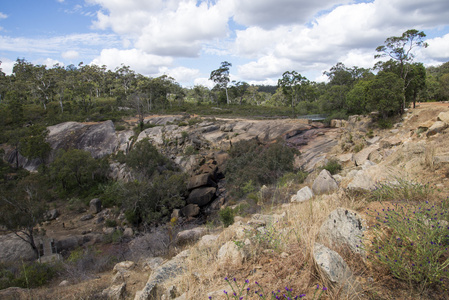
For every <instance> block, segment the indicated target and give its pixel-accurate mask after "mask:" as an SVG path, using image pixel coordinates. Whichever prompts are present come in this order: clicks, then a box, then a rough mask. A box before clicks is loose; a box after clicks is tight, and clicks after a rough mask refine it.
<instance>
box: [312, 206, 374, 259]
mask: <svg viewBox="0 0 449 300" xmlns="http://www.w3.org/2000/svg"><path fill="white" fill-rule="evenodd" d="M365 230H366V221H365V219H363V218H362V217H361V216H360V215H359V214H357V213H356V212H355V211H352V210H349V209H344V208H341V207H340V208H337V209H336V210H334V211H332V212H331V213H330V214H329V216H328V217H327V219H326V220H325V221H324V223H323V224H322V225H321V228H320V232H319V235H318V238H319V239H320V240H322V241H327V242H328V243H329V245H330V246H332V247H336V248H340V247H343V246H348V247H349V249H350V250H351V251H352V252H354V253H359V254H361V255H363V250H362V249H361V248H360V247H359V245H360V240H361V239H362V237H363V234H364V232H365Z"/></svg>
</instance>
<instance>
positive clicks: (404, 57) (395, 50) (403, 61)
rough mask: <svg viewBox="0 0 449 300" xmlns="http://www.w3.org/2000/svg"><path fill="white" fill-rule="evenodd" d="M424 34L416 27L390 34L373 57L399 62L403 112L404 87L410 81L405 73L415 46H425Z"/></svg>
mask: <svg viewBox="0 0 449 300" xmlns="http://www.w3.org/2000/svg"><path fill="white" fill-rule="evenodd" d="M425 37H426V34H425V33H424V32H422V31H418V30H416V29H409V30H407V31H405V32H404V33H403V34H402V36H392V37H389V38H387V39H386V40H385V42H384V45H381V46H378V47H377V48H376V52H378V54H376V55H374V58H380V57H390V59H392V60H394V61H396V62H398V64H399V77H400V78H402V80H403V81H404V87H403V89H402V95H403V102H402V107H401V112H402V113H403V112H404V109H405V102H406V89H407V86H408V84H409V83H410V81H407V75H408V73H409V72H410V69H411V67H410V65H411V63H412V62H413V60H414V58H415V55H414V54H413V51H414V49H415V48H419V47H424V48H427V47H428V44H427V43H426V42H424V41H423V38H425Z"/></svg>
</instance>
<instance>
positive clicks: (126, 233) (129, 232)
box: [123, 227, 134, 238]
mask: <svg viewBox="0 0 449 300" xmlns="http://www.w3.org/2000/svg"><path fill="white" fill-rule="evenodd" d="M123 236H124V237H130V238H131V237H133V236H134V231H133V229H132V228H131V227H126V228H125V230H124V231H123Z"/></svg>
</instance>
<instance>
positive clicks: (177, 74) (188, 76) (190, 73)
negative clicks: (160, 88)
mask: <svg viewBox="0 0 449 300" xmlns="http://www.w3.org/2000/svg"><path fill="white" fill-rule="evenodd" d="M159 75H168V76H170V77H173V78H174V79H175V80H176V81H177V82H179V83H181V84H183V83H189V82H191V81H192V78H196V77H198V76H199V75H200V70H198V69H190V68H186V67H177V68H172V69H169V68H167V67H161V68H159Z"/></svg>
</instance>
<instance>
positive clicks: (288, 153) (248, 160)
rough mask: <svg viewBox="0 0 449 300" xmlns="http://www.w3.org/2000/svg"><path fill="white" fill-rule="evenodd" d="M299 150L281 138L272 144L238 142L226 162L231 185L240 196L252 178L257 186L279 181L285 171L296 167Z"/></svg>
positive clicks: (233, 190) (226, 170)
mask: <svg viewBox="0 0 449 300" xmlns="http://www.w3.org/2000/svg"><path fill="white" fill-rule="evenodd" d="M296 153H297V151H296V150H295V149H292V148H289V147H286V146H285V145H284V144H283V143H282V142H281V141H277V142H276V143H273V144H268V145H263V144H260V143H259V142H258V141H256V140H250V141H241V142H238V143H236V144H234V145H233V147H232V148H231V149H230V150H229V159H228V161H227V162H226V166H225V175H226V180H227V182H228V183H229V187H228V188H230V190H231V192H234V193H235V194H236V195H237V196H243V195H244V194H245V192H244V188H245V190H246V187H245V186H247V185H248V183H249V182H251V185H252V186H254V187H260V186H261V185H263V184H272V183H275V182H276V180H277V179H278V178H280V177H281V176H282V175H283V174H284V173H286V172H292V171H293V161H294V155H295V154H296Z"/></svg>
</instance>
